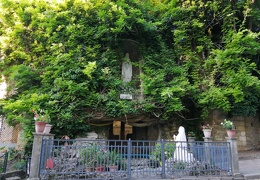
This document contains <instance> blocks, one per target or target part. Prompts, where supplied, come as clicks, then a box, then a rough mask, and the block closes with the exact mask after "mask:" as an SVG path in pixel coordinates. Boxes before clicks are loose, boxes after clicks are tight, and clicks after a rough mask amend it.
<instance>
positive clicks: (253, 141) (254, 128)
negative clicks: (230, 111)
mask: <svg viewBox="0 0 260 180" xmlns="http://www.w3.org/2000/svg"><path fill="white" fill-rule="evenodd" d="M225 118H227V116H226V114H224V113H222V112H221V111H219V110H214V111H213V112H212V113H211V114H210V116H209V122H210V123H215V127H214V129H213V131H212V136H213V140H214V141H225V137H226V136H227V134H226V130H225V129H224V128H223V127H222V125H221V122H222V121H223V120H224V119H225ZM230 120H231V121H232V122H233V123H234V125H235V127H236V135H237V138H238V142H237V145H238V150H239V151H241V150H249V149H255V148H259V147H260V122H259V115H256V116H249V117H241V116H236V117H232V118H231V119H230Z"/></svg>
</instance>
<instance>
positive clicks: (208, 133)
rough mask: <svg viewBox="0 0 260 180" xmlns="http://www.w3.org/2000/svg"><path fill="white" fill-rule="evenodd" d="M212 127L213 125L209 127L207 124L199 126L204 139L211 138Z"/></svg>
mask: <svg viewBox="0 0 260 180" xmlns="http://www.w3.org/2000/svg"><path fill="white" fill-rule="evenodd" d="M213 127H214V124H213V125H210V124H208V123H207V124H204V125H202V126H201V129H202V131H203V134H204V137H210V136H211V131H212V128H213Z"/></svg>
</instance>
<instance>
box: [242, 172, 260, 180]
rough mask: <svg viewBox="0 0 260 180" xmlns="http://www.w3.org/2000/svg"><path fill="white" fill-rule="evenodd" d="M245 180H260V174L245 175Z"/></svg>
mask: <svg viewBox="0 0 260 180" xmlns="http://www.w3.org/2000/svg"><path fill="white" fill-rule="evenodd" d="M244 179H245V180H259V179H260V173H253V174H246V175H244Z"/></svg>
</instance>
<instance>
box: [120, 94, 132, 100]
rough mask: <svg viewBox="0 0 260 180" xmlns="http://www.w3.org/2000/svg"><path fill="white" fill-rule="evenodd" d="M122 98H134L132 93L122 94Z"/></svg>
mask: <svg viewBox="0 0 260 180" xmlns="http://www.w3.org/2000/svg"><path fill="white" fill-rule="evenodd" d="M120 99H130V100H132V99H133V96H132V94H120Z"/></svg>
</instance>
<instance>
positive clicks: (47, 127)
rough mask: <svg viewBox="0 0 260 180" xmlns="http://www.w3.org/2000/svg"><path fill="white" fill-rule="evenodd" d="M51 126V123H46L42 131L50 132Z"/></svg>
mask: <svg viewBox="0 0 260 180" xmlns="http://www.w3.org/2000/svg"><path fill="white" fill-rule="evenodd" d="M51 127H52V125H51V124H46V125H45V128H44V131H43V133H44V134H50V131H51Z"/></svg>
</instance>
